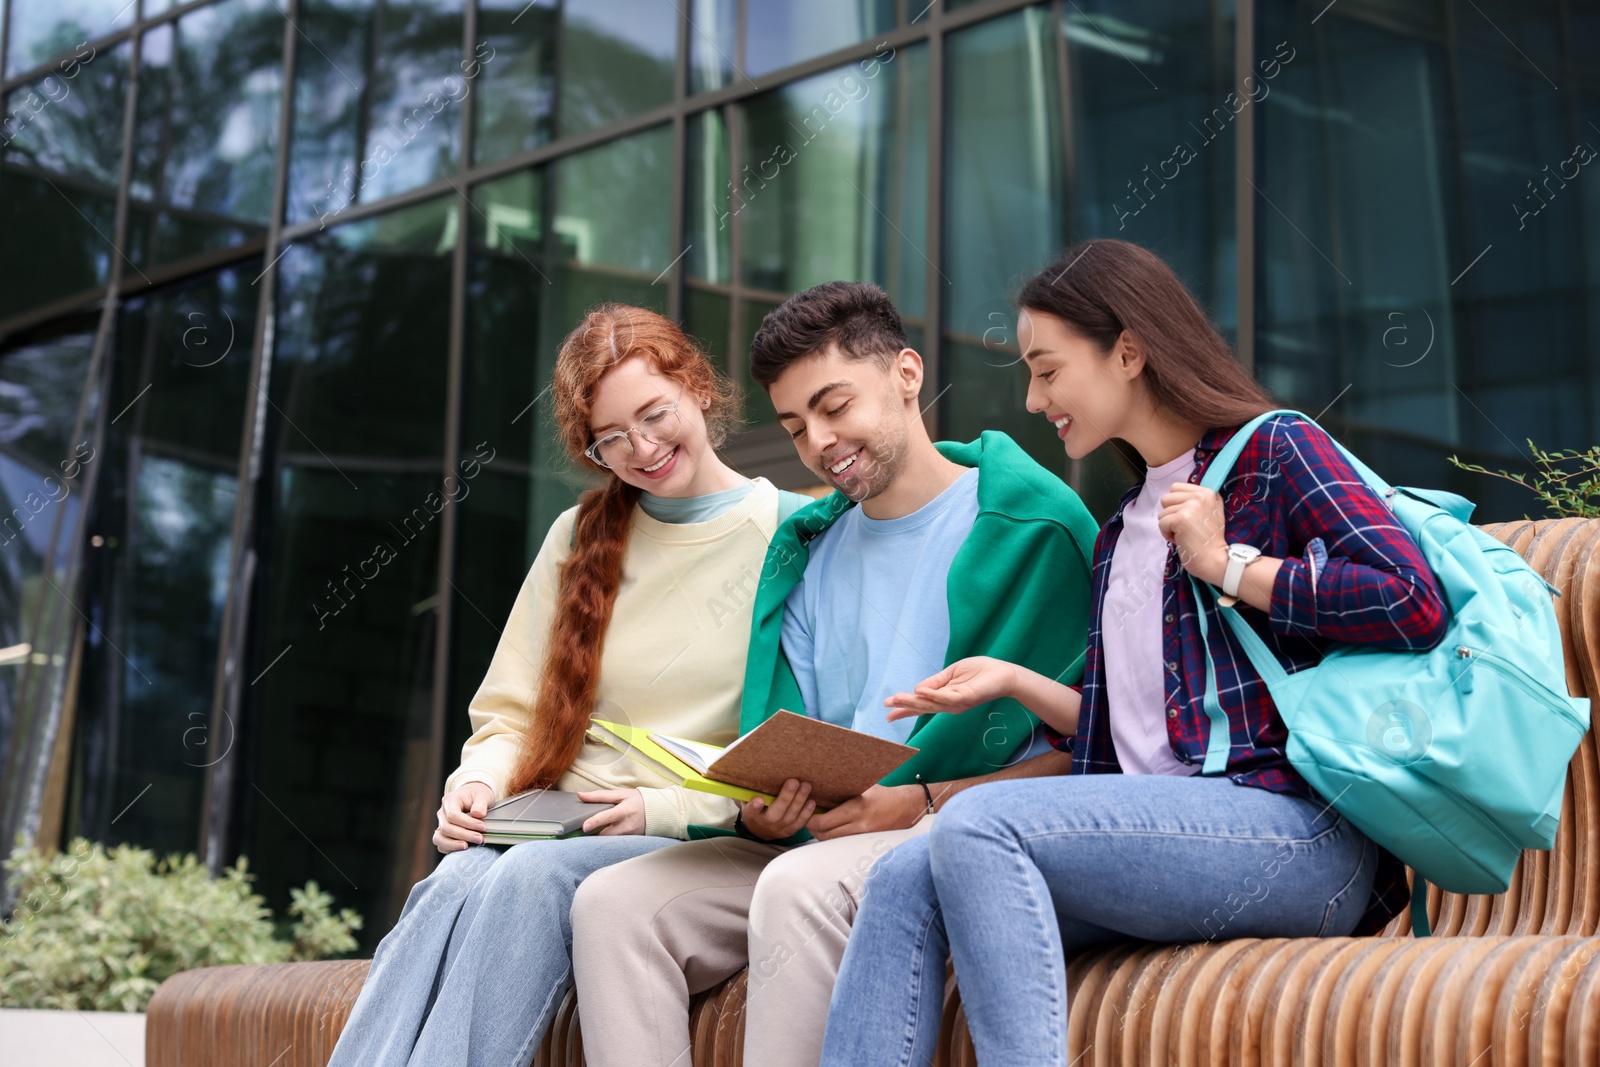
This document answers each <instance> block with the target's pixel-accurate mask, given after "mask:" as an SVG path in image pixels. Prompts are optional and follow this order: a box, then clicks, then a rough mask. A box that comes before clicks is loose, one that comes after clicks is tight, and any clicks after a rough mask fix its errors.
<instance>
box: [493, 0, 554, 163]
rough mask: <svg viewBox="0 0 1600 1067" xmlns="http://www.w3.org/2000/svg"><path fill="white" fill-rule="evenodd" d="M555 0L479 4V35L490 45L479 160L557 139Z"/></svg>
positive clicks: (497, 0)
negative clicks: (555, 137) (490, 57)
mask: <svg viewBox="0 0 1600 1067" xmlns="http://www.w3.org/2000/svg"><path fill="white" fill-rule="evenodd" d="M559 17H560V16H559V13H558V12H557V10H556V4H555V0H533V2H532V3H529V0H478V34H479V36H481V37H482V38H483V40H484V42H485V44H486V45H487V48H488V51H485V53H484V54H485V56H491V55H492V56H493V58H492V59H490V60H489V61H488V62H487V63H485V64H484V65H483V71H482V73H481V74H480V75H479V76H478V77H479V81H478V84H477V86H476V91H477V93H478V100H477V103H476V105H475V106H476V108H477V113H476V123H475V125H476V127H477V128H476V130H475V131H474V137H475V138H476V140H475V141H474V144H473V150H472V155H473V159H474V160H475V161H477V162H480V163H482V162H486V161H488V160H494V159H504V158H506V157H507V156H514V155H516V154H517V153H518V152H526V151H528V150H529V149H532V148H538V147H539V146H540V145H542V144H544V143H545V142H546V141H549V140H551V139H552V138H554V136H555V125H556V72H557V66H556V41H557V39H558V37H559V35H560V22H559V21H558V20H559Z"/></svg>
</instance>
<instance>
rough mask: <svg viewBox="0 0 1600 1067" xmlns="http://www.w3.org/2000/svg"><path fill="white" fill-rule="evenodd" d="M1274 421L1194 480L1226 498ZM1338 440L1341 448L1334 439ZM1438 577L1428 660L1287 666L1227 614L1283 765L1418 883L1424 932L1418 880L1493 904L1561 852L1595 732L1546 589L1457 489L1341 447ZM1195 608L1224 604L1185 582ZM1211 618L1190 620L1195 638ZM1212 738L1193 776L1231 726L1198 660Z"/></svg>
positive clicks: (1217, 767) (1341, 648)
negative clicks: (1422, 482)
mask: <svg viewBox="0 0 1600 1067" xmlns="http://www.w3.org/2000/svg"><path fill="white" fill-rule="evenodd" d="M1277 415H1294V416H1296V417H1297V418H1300V419H1303V420H1305V421H1306V422H1314V420H1312V419H1310V418H1308V417H1307V416H1305V415H1303V414H1301V413H1300V412H1298V411H1288V410H1280V411H1269V412H1267V413H1266V414H1265V415H1261V416H1260V417H1258V418H1256V419H1254V420H1253V421H1251V422H1250V423H1248V424H1246V425H1245V426H1244V427H1242V428H1241V429H1240V430H1239V432H1238V433H1236V434H1234V435H1233V437H1232V438H1231V439H1230V440H1229V441H1228V443H1227V445H1226V446H1225V447H1224V448H1223V449H1222V451H1221V452H1219V453H1218V454H1217V456H1216V458H1215V459H1214V460H1212V462H1211V464H1210V466H1208V467H1207V468H1206V473H1205V477H1204V478H1203V479H1202V481H1201V483H1200V484H1202V485H1204V486H1205V487H1207V488H1208V489H1214V490H1217V491H1219V492H1220V491H1221V488H1222V483H1223V481H1224V479H1225V478H1226V477H1227V475H1228V472H1229V471H1230V470H1231V469H1232V467H1233V464H1234V461H1235V460H1237V459H1238V456H1239V453H1240V451H1241V450H1242V449H1243V448H1244V445H1245V442H1246V441H1248V440H1249V439H1250V436H1251V434H1253V433H1255V430H1256V427H1258V426H1259V425H1260V424H1261V423H1262V422H1263V421H1265V420H1266V419H1269V418H1272V417H1274V416H1277ZM1335 444H1337V442H1335ZM1339 449H1340V451H1341V452H1343V453H1344V455H1345V458H1346V459H1348V460H1349V461H1350V464H1351V466H1353V467H1354V468H1355V469H1356V471H1357V472H1358V473H1359V474H1360V475H1361V477H1362V478H1363V479H1364V480H1365V481H1366V483H1367V484H1368V485H1370V486H1371V487H1372V488H1373V489H1374V490H1375V491H1376V492H1377V493H1378V494H1379V495H1380V496H1382V497H1383V498H1384V500H1385V501H1386V502H1387V503H1388V505H1389V508H1390V510H1391V511H1393V512H1394V516H1395V519H1396V520H1397V521H1398V523H1399V525H1401V526H1402V527H1404V528H1405V530H1406V531H1407V532H1408V533H1409V534H1410V535H1411V536H1412V538H1413V539H1415V541H1416V543H1417V546H1418V547H1419V548H1420V549H1421V550H1422V555H1423V556H1424V558H1426V559H1427V561H1428V566H1429V567H1430V568H1432V570H1433V575H1434V579H1435V580H1436V581H1437V582H1438V585H1439V592H1440V593H1441V594H1442V596H1443V597H1444V601H1445V605H1446V607H1447V608H1448V610H1449V612H1450V625H1449V629H1448V630H1447V631H1446V632H1445V636H1444V640H1443V641H1441V642H1440V643H1439V644H1438V645H1437V646H1436V647H1434V648H1433V649H1431V650H1429V651H1427V652H1407V651H1392V650H1386V649H1376V648H1370V647H1363V646H1359V645H1348V644H1341V645H1336V646H1334V647H1332V648H1330V649H1329V651H1328V654H1327V655H1326V656H1325V657H1324V658H1323V660H1322V661H1321V662H1320V663H1318V664H1317V665H1316V666H1314V667H1308V668H1305V669H1303V670H1299V671H1296V672H1295V673H1293V674H1289V673H1287V672H1285V671H1284V669H1283V666H1282V665H1281V664H1280V663H1279V662H1278V658H1277V656H1275V655H1274V654H1273V652H1272V650H1271V649H1269V648H1268V647H1267V645H1266V643H1265V642H1264V641H1262V639H1261V638H1260V636H1259V635H1258V634H1257V633H1256V631H1255V630H1253V629H1251V627H1250V624H1249V623H1247V622H1246V621H1245V620H1244V618H1243V617H1242V616H1241V615H1240V614H1239V612H1238V610H1237V609H1236V608H1234V607H1231V606H1230V607H1221V608H1219V609H1218V610H1219V611H1220V612H1221V615H1222V618H1223V619H1225V620H1226V621H1227V624H1228V626H1229V627H1230V628H1231V629H1232V630H1233V633H1234V636H1235V637H1237V638H1238V639H1239V643H1240V644H1241V645H1243V646H1244V650H1245V652H1246V653H1247V654H1248V656H1249V658H1250V662H1251V663H1252V664H1253V665H1254V666H1255V668H1256V670H1257V671H1258V672H1259V673H1260V675H1261V677H1262V680H1263V681H1265V682H1266V685H1267V689H1268V691H1269V692H1271V694H1272V699H1273V702H1274V703H1275V704H1276V705H1277V708H1278V714H1279V715H1280V716H1282V718H1283V722H1284V725H1285V726H1287V727H1288V730H1289V741H1288V744H1287V745H1286V746H1285V751H1286V752H1287V754H1288V757H1289V762H1290V763H1291V764H1292V765H1293V766H1294V768H1295V770H1297V771H1299V772H1300V774H1301V775H1302V776H1303V777H1304V778H1305V779H1306V781H1308V782H1310V783H1311V785H1312V787H1313V788H1315V789H1316V790H1317V792H1318V793H1320V794H1321V795H1322V796H1323V797H1325V798H1331V799H1332V802H1333V806H1334V807H1335V808H1336V809H1338V811H1339V813H1340V814H1341V815H1343V816H1345V818H1347V819H1349V820H1350V821H1351V822H1352V823H1354V824H1355V825H1356V826H1357V827H1358V828H1359V829H1360V830H1361V832H1362V833H1364V834H1366V835H1367V836H1368V837H1369V838H1371V839H1372V840H1373V841H1375V842H1377V843H1378V844H1379V845H1382V846H1383V847H1384V848H1386V849H1388V850H1389V851H1390V852H1391V853H1393V854H1394V855H1395V856H1396V857H1398V858H1399V859H1400V860H1401V861H1402V862H1404V863H1405V864H1407V865H1408V866H1410V867H1411V868H1412V870H1413V871H1415V872H1416V877H1415V880H1414V885H1413V887H1412V897H1411V917H1412V927H1413V929H1414V930H1415V931H1416V933H1417V936H1419V937H1423V936H1427V934H1428V909H1427V900H1428V892H1427V883H1428V882H1434V883H1437V884H1438V885H1439V886H1440V887H1441V888H1443V889H1446V890H1448V891H1450V892H1454V893H1499V892H1503V891H1505V889H1506V888H1507V887H1508V885H1509V884H1510V880H1511V873H1512V870H1513V869H1514V868H1515V867H1516V864H1517V860H1518V859H1519V858H1520V857H1521V855H1522V850H1523V849H1528V848H1535V849H1548V848H1550V847H1551V846H1552V845H1553V844H1554V843H1555V835H1556V824H1557V823H1558V822H1559V820H1560V818H1561V798H1562V791H1563V786H1564V784H1565V781H1566V774H1567V764H1568V762H1569V761H1570V760H1571V759H1572V754H1573V752H1574V751H1575V750H1576V749H1577V747H1578V743H1579V742H1580V741H1581V740H1582V739H1583V735H1584V733H1585V732H1586V731H1587V730H1588V728H1589V701H1588V700H1587V699H1585V698H1581V697H1573V696H1570V695H1568V692H1567V682H1566V668H1565V666H1564V664H1563V658H1562V647H1561V631H1560V628H1559V626H1558V625H1557V623H1556V615H1555V607H1554V603H1553V601H1552V600H1551V594H1552V593H1554V592H1555V590H1554V589H1552V588H1551V587H1550V586H1549V585H1548V583H1546V582H1545V581H1544V579H1543V578H1541V577H1540V576H1539V575H1538V574H1537V573H1536V572H1535V571H1534V570H1533V568H1532V567H1530V566H1529V565H1528V563H1527V562H1526V561H1525V560H1524V559H1523V558H1522V556H1521V555H1519V554H1518V553H1517V552H1516V551H1515V550H1513V549H1512V548H1510V547H1509V546H1507V545H1504V544H1502V543H1500V542H1499V541H1496V540H1495V539H1494V538H1493V537H1491V536H1489V535H1488V534H1487V533H1485V532H1484V531H1482V530H1480V529H1478V528H1477V527H1475V526H1473V525H1471V524H1470V523H1469V522H1468V521H1467V520H1468V518H1469V516H1471V514H1472V510H1473V507H1474V505H1473V503H1472V502H1471V501H1469V500H1466V499H1464V498H1462V497H1459V496H1456V495H1455V494H1454V493H1446V492H1440V491H1437V490H1430V489H1411V488H1406V487H1399V486H1390V485H1389V484H1388V483H1386V482H1385V481H1384V480H1383V479H1382V478H1379V477H1378V476H1377V475H1376V474H1374V473H1373V472H1372V471H1371V470H1370V469H1368V468H1367V466H1366V465H1365V464H1364V463H1362V462H1361V461H1360V460H1359V459H1357V458H1356V457H1355V456H1353V455H1351V454H1350V452H1349V451H1348V450H1347V449H1345V448H1344V446H1342V445H1340V446H1339ZM1191 581H1192V583H1193V585H1194V587H1195V595H1196V597H1197V598H1200V599H1199V600H1198V601H1197V602H1198V603H1200V604H1204V603H1206V600H1205V599H1204V598H1207V597H1210V598H1216V597H1217V596H1219V595H1220V593H1219V591H1218V590H1216V589H1214V588H1213V587H1212V586H1211V585H1210V584H1209V583H1206V582H1201V581H1198V580H1194V579H1193V577H1192V576H1191ZM1205 631H1206V613H1205V612H1204V611H1203V610H1202V611H1201V612H1200V632H1201V634H1202V636H1203V635H1204V634H1205ZM1205 707H1206V713H1207V715H1209V716H1210V719H1211V738H1210V742H1209V744H1208V747H1207V750H1206V762H1205V766H1204V768H1203V773H1206V774H1219V773H1221V772H1222V770H1223V769H1224V768H1225V767H1226V765H1227V759H1228V747H1229V743H1230V734H1229V729H1228V717H1227V715H1226V713H1224V712H1223V710H1222V705H1221V702H1220V701H1219V700H1218V699H1217V682H1216V670H1215V667H1214V666H1213V664H1212V662H1211V658H1210V655H1209V653H1208V654H1207V657H1206V696H1205Z"/></svg>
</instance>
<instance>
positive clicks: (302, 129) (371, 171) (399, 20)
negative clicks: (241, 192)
mask: <svg viewBox="0 0 1600 1067" xmlns="http://www.w3.org/2000/svg"><path fill="white" fill-rule="evenodd" d="M300 10H301V13H302V14H301V29H302V30H303V31H304V32H305V34H306V35H307V36H309V37H310V38H311V39H312V40H314V41H315V42H316V43H317V49H316V50H310V49H301V52H300V59H299V62H298V63H297V65H296V70H295V94H294V101H295V122H294V142H293V144H292V145H291V148H290V168H289V169H290V181H289V216H290V218H291V219H293V220H297V221H298V220H303V219H308V218H314V217H317V216H322V215H328V214H331V213H337V212H338V211H341V210H343V209H344V208H345V207H347V206H349V205H350V204H352V203H358V202H367V201H372V200H377V199H381V198H382V197H385V196H390V195H392V194H394V193H398V192H403V191H404V190H406V189H411V188H415V187H416V186H418V185H424V184H426V183H427V182H430V181H433V180H435V179H437V178H438V177H440V176H441V175H444V174H449V173H452V172H453V171H454V170H455V169H456V159H457V153H458V151H459V149H458V139H457V137H456V131H457V130H458V129H459V127H460V114H461V104H460V101H461V100H463V99H465V94H466V93H467V92H470V91H473V85H472V83H471V82H469V81H468V80H467V79H466V78H465V77H464V75H463V71H462V68H461V61H462V60H461V7H460V4H459V3H456V4H452V3H448V2H447V0H417V2H413V3H402V4H394V3H384V2H382V0H376V2H374V0H365V2H363V0H309V2H307V3H305V4H302V6H301V8H300ZM497 58H498V57H497ZM494 62H495V60H491V61H490V64H489V65H490V66H492V65H493V63H494ZM480 77H481V74H480Z"/></svg>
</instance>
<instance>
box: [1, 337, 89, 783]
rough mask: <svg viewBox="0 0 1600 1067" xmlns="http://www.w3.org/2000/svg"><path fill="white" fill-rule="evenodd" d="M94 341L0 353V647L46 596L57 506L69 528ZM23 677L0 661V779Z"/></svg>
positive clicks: (19, 634) (21, 630) (16, 639)
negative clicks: (76, 424)
mask: <svg viewBox="0 0 1600 1067" xmlns="http://www.w3.org/2000/svg"><path fill="white" fill-rule="evenodd" d="M93 341H94V335H93V333H92V332H83V333H76V334H72V335H69V336H63V337H57V338H54V339H52V340H48V341H39V342H36V343H34V344H29V345H24V346H21V347H18V348H14V349H12V350H11V351H9V352H4V353H0V648H9V647H11V646H13V645H17V644H21V643H22V642H23V641H25V640H27V637H28V632H27V629H26V626H27V622H28V620H29V618H31V617H32V615H33V608H34V605H35V604H37V602H38V597H39V596H40V595H41V591H44V592H49V586H47V585H45V584H44V582H43V581H42V580H41V578H40V574H41V571H42V569H43V566H44V552H45V551H46V549H47V547H48V542H49V537H50V524H51V523H52V522H54V521H55V520H56V518H57V514H56V509H57V508H60V509H62V512H61V515H60V517H61V518H62V519H63V521H64V524H66V525H67V526H68V528H70V523H71V521H72V520H73V518H74V517H75V516H74V511H75V509H76V508H77V506H78V498H77V496H76V495H73V494H72V492H71V489H70V488H69V483H68V482H67V481H66V480H65V479H64V478H63V474H70V473H73V472H74V471H75V470H76V469H77V468H76V467H74V466H72V465H71V457H72V455H73V446H72V442H71V435H72V427H73V421H74V419H75V417H76V416H77V412H78V402H79V398H80V397H81V395H82V393H83V388H84V384H85V382H84V376H85V374H86V372H87V370H88V365H89V354H90V349H91V346H92V345H93ZM63 462H67V463H68V464H69V466H68V467H66V468H63V467H62V466H61V464H62V463H63ZM47 479H49V480H48V481H47ZM70 484H71V485H74V486H75V485H76V484H78V483H70ZM49 595H51V596H54V595H55V594H54V593H49ZM22 673H23V665H22V664H20V663H19V664H0V778H10V779H11V780H12V781H16V780H17V779H16V778H13V777H12V776H11V775H10V774H9V773H6V772H7V771H8V770H9V767H10V761H11V759H12V758H13V756H14V755H20V756H21V757H22V758H26V756H27V755H28V754H27V753H21V754H16V753H13V751H12V745H13V742H14V740H15V739H16V738H18V737H20V736H21V735H20V734H19V733H18V732H17V731H18V730H19V729H20V728H21V726H20V724H19V723H18V721H17V717H16V716H17V696H18V693H17V686H18V683H19V682H20V681H21V680H22ZM0 803H4V798H0Z"/></svg>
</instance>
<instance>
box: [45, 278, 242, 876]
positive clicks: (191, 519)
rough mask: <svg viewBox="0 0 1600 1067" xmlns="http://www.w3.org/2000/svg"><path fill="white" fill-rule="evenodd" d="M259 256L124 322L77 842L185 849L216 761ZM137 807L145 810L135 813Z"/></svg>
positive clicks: (151, 303)
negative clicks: (215, 693) (218, 688)
mask: <svg viewBox="0 0 1600 1067" xmlns="http://www.w3.org/2000/svg"><path fill="white" fill-rule="evenodd" d="M260 269H261V264H260V261H259V260H253V261H251V262H250V263H249V264H248V265H241V266H240V267H237V268H234V269H232V270H227V271H224V272H222V273H220V274H216V275H212V276H209V277H206V278H204V279H202V280H200V281H197V282H194V283H191V284H188V285H186V286H184V287H183V288H181V289H178V290H168V291H165V292H163V293H161V294H160V295H157V296H149V297H141V298H138V299H135V300H133V301H130V302H129V303H128V304H126V305H125V306H124V307H123V309H122V312H121V315H120V318H119V324H118V330H117V336H116V342H115V344H116V347H115V353H114V356H113V361H114V362H113V366H112V386H111V399H110V404H111V405H112V407H111V411H112V418H113V421H112V422H111V423H110V425H109V427H108V428H107V436H106V440H105V450H104V459H103V462H104V466H103V467H102V468H101V471H100V479H99V482H98V484H97V485H96V496H95V507H94V511H93V517H92V519H91V522H90V527H89V533H90V540H89V547H88V548H87V549H86V550H85V551H86V559H85V577H86V579H87V595H86V599H87V603H86V605H85V608H84V611H85V614H86V615H88V616H89V617H90V618H91V619H93V620H94V622H95V629H94V630H92V631H91V632H90V637H89V639H88V640H87V641H86V642H85V645H84V649H83V653H82V655H83V666H82V673H81V674H80V676H79V679H78V711H77V716H76V722H75V723H74V729H73V773H72V789H71V793H70V795H69V798H68V801H67V812H68V817H67V824H66V833H67V836H73V835H79V834H81V835H84V836H86V837H89V838H91V839H93V840H96V841H105V842H107V843H121V842H129V843H132V844H137V845H140V846H142V847H145V848H150V849H153V850H155V851H156V852H158V853H167V852H179V851H182V852H189V851H193V850H194V848H195V847H196V842H197V840H198V836H199V824H200V810H201V807H202V803H201V801H202V793H203V791H204V785H205V773H206V767H207V766H209V765H211V764H213V763H215V762H216V761H217V760H219V759H221V758H223V757H224V756H225V755H227V754H228V753H229V752H230V751H231V749H232V747H233V746H234V745H235V744H236V743H237V739H238V738H237V731H236V729H234V727H233V725H224V726H222V727H220V728H218V731H217V733H216V734H215V735H213V731H212V722H211V708H212V703H211V700H212V683H213V681H214V677H213V664H215V662H216V658H217V641H218V639H219V637H220V631H221V623H222V608H223V603H224V601H225V599H226V597H227V570H228V553H229V548H230V546H231V544H232V534H233V512H234V504H235V498H236V495H237V494H236V487H237V471H238V463H239V435H240V430H241V428H242V424H243V419H244V407H245V398H246V391H247V388H248V386H247V382H248V379H249V373H250V340H251V337H252V336H253V334H254V330H255V312H256V295H257V291H256V290H255V289H254V288H252V287H251V285H250V281H251V279H252V278H254V277H255V276H256V275H257V274H258V273H259V272H260ZM135 799H137V801H138V802H137V803H134V801H135Z"/></svg>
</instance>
